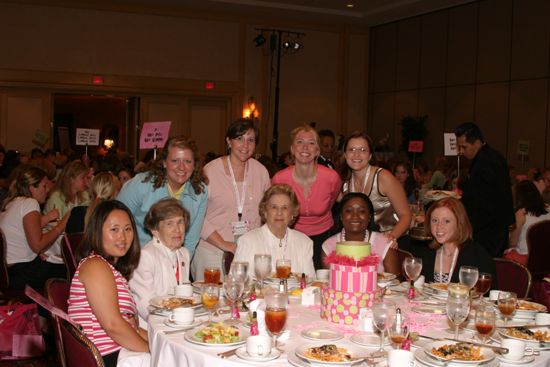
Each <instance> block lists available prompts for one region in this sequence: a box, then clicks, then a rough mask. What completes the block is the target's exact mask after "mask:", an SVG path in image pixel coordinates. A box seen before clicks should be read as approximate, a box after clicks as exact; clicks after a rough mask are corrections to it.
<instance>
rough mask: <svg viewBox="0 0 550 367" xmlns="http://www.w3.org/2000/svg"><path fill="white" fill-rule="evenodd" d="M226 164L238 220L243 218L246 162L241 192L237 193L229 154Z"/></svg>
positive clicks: (237, 189)
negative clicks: (233, 192)
mask: <svg viewBox="0 0 550 367" xmlns="http://www.w3.org/2000/svg"><path fill="white" fill-rule="evenodd" d="M227 165H228V166H229V173H230V174H231V181H232V183H233V190H234V191H235V201H236V204H237V214H238V217H239V222H240V221H241V220H242V218H243V208H244V199H245V196H246V176H247V173H248V162H246V164H245V168H244V180H243V194H242V196H241V195H240V194H239V187H238V186H237V181H236V180H235V174H234V173H233V167H231V160H230V159H229V156H228V157H227Z"/></svg>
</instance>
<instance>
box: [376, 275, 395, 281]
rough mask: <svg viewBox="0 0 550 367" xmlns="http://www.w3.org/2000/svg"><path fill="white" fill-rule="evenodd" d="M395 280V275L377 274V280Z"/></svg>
mask: <svg viewBox="0 0 550 367" xmlns="http://www.w3.org/2000/svg"><path fill="white" fill-rule="evenodd" d="M395 278H397V275H395V274H392V273H378V280H379V281H380V280H386V281H388V280H393V279H395Z"/></svg>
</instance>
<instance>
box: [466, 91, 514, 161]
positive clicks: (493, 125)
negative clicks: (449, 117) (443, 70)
mask: <svg viewBox="0 0 550 367" xmlns="http://www.w3.org/2000/svg"><path fill="white" fill-rule="evenodd" d="M509 90H510V86H509V83H494V84H479V85H478V86H477V90H476V105H475V122H476V123H477V124H478V125H479V127H480V128H481V131H483V135H485V139H486V140H487V142H488V143H489V144H491V146H492V147H493V148H495V149H497V150H498V151H500V152H502V153H503V154H504V153H505V152H506V149H507V143H506V133H507V131H508V101H509Z"/></svg>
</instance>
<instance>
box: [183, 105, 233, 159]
mask: <svg viewBox="0 0 550 367" xmlns="http://www.w3.org/2000/svg"><path fill="white" fill-rule="evenodd" d="M189 109H190V111H189V112H190V116H191V121H190V124H191V135H192V136H193V138H194V139H195V141H196V142H197V145H198V147H199V150H200V152H201V153H202V154H206V153H207V152H214V153H218V154H224V153H225V144H224V137H225V130H226V119H227V113H226V108H225V105H224V104H223V103H211V104H206V103H194V102H193V101H190V103H189Z"/></svg>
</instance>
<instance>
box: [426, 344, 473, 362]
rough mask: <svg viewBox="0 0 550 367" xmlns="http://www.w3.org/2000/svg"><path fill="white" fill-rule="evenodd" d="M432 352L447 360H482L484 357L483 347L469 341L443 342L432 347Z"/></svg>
mask: <svg viewBox="0 0 550 367" xmlns="http://www.w3.org/2000/svg"><path fill="white" fill-rule="evenodd" d="M431 354H432V355H433V356H436V357H439V358H440V359H444V360H447V361H450V360H458V361H481V360H483V359H484V356H483V354H482V353H481V348H479V347H474V346H473V345H472V344H469V343H456V344H443V345H441V346H439V347H432V349H431Z"/></svg>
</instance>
